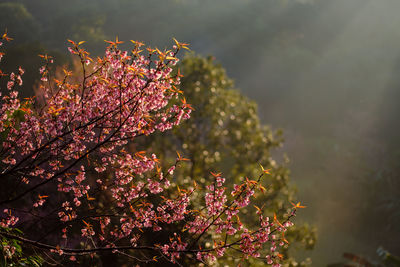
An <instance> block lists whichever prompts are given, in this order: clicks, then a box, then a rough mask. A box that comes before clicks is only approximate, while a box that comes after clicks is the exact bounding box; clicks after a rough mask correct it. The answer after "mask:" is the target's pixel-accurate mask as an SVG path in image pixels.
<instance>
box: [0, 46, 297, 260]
mask: <svg viewBox="0 0 400 267" xmlns="http://www.w3.org/2000/svg"><path fill="white" fill-rule="evenodd" d="M132 42H133V41H132ZM175 42H176V45H175V46H174V47H173V50H169V51H160V50H159V49H151V48H147V49H146V50H144V49H142V46H143V44H141V43H139V42H133V44H134V48H133V49H132V50H131V51H129V52H128V51H122V50H120V49H118V44H119V43H121V42H120V41H118V40H116V41H115V42H109V44H110V45H109V47H108V48H107V49H106V51H105V55H104V56H103V57H102V58H97V59H92V58H91V57H90V56H89V53H88V52H86V51H85V50H84V49H83V48H81V44H82V42H79V43H75V42H73V41H70V43H71V47H70V48H69V51H70V53H71V54H72V55H74V56H77V57H78V59H79V61H80V63H81V70H82V71H81V73H80V75H79V76H77V75H74V74H73V73H72V72H70V71H68V70H64V76H63V77H61V78H59V77H56V78H55V77H53V76H52V75H51V73H52V70H51V68H50V64H51V63H52V60H53V59H52V58H51V57H49V56H47V55H44V56H42V57H43V59H44V60H45V62H46V64H45V65H44V66H43V67H42V68H40V73H41V76H42V79H41V81H42V82H41V84H40V92H41V93H40V94H38V95H37V97H36V98H29V99H25V100H24V101H21V100H19V98H18V92H17V91H16V90H15V88H16V87H18V86H21V85H22V78H21V76H22V75H23V73H24V71H23V70H22V69H21V68H19V71H18V74H14V73H11V74H10V75H7V76H8V77H9V81H8V82H7V88H8V90H9V93H8V94H7V95H5V96H3V97H2V98H1V100H0V101H1V107H0V133H2V134H3V135H4V138H2V139H1V142H2V144H1V150H0V159H1V165H2V166H1V172H0V179H6V180H7V182H8V183H9V184H10V185H12V186H13V188H15V189H13V191H10V192H9V194H8V195H6V196H5V197H4V196H3V197H4V198H3V199H0V208H2V209H4V213H3V214H2V215H0V216H1V217H0V226H1V227H3V228H12V227H20V228H22V229H24V228H29V227H27V225H34V224H35V223H37V224H38V225H41V226H42V227H50V226H54V225H48V224H46V223H47V222H49V223H53V224H54V220H53V219H56V221H57V223H56V227H55V228H58V229H60V230H59V233H58V235H57V236H54V235H52V236H50V237H49V238H48V239H46V237H43V238H41V239H42V240H46V242H48V243H45V244H42V243H38V242H35V241H34V240H35V239H37V238H39V237H38V236H37V233H36V234H35V233H34V232H28V233H26V235H27V238H26V239H24V240H25V242H28V243H29V244H31V245H33V246H38V247H39V248H41V249H45V248H47V249H50V250H51V251H53V252H55V253H57V254H59V255H63V254H65V255H69V256H71V257H70V258H71V260H77V257H78V256H81V255H86V254H89V255H93V253H100V252H101V251H104V250H107V249H110V250H112V251H114V252H115V251H119V250H128V251H129V250H136V249H146V250H150V251H153V252H154V253H155V257H154V260H157V259H159V258H167V259H169V260H170V261H171V262H174V263H175V262H177V261H179V259H180V258H181V256H182V254H187V255H191V256H192V257H193V258H195V259H197V260H199V261H203V262H212V261H214V260H215V259H216V258H218V257H222V256H224V255H225V253H226V251H227V250H228V249H233V250H234V251H240V252H241V253H242V255H243V258H245V259H246V258H248V257H255V258H261V257H264V258H263V259H266V260H267V261H268V262H271V263H276V262H278V260H279V257H278V256H279V254H278V252H277V248H276V244H277V243H278V244H279V243H281V240H280V237H279V236H281V235H282V237H283V233H284V232H285V231H286V229H287V228H288V227H289V226H290V225H291V223H290V221H289V219H288V220H287V221H286V222H285V223H284V224H280V223H279V222H277V220H274V221H273V222H269V218H268V217H265V218H264V217H263V214H262V211H260V210H259V211H258V212H257V214H258V216H259V219H260V225H259V226H258V227H256V229H250V228H248V227H247V226H246V225H245V224H244V223H242V222H241V219H240V217H241V216H243V214H242V213H241V211H242V210H243V209H244V208H248V207H249V204H250V202H251V198H252V197H254V196H255V188H256V186H257V185H258V183H259V180H258V181H252V180H249V179H246V180H245V181H244V182H243V183H242V184H240V185H235V186H234V188H233V189H232V190H228V189H227V188H226V187H225V186H224V184H225V181H226V179H225V178H223V177H222V176H221V175H220V174H214V173H212V176H213V178H214V181H213V182H212V183H210V184H209V185H207V186H206V188H205V189H204V202H203V206H201V207H198V206H196V204H195V203H194V202H192V201H191V199H192V197H193V195H194V194H193V193H194V191H195V190H196V189H197V187H195V188H191V189H181V188H179V187H177V189H175V188H172V186H171V183H170V180H171V177H172V176H173V173H174V170H175V168H176V167H177V164H178V163H179V162H180V161H185V160H187V159H184V158H182V157H181V156H180V155H179V154H178V158H177V161H176V163H175V165H173V166H171V167H170V168H169V169H168V170H163V169H161V167H160V166H161V165H160V162H159V159H158V158H157V156H156V155H154V154H149V153H147V152H146V151H136V153H129V152H128V151H127V150H126V147H127V145H128V144H134V141H135V139H136V138H138V137H140V136H147V135H149V134H152V133H153V132H155V131H166V130H168V129H170V128H172V127H173V126H175V125H178V124H179V123H180V122H181V121H182V120H185V119H188V118H189V115H190V113H191V106H190V105H189V104H187V103H186V100H185V99H184V97H183V96H182V92H181V91H180V90H178V89H177V87H178V85H179V82H180V81H179V79H180V74H179V72H178V73H175V72H173V71H172V67H173V66H174V65H175V64H176V63H177V62H178V59H177V58H176V55H177V53H178V51H179V50H180V49H181V48H186V47H185V44H182V43H179V42H177V41H176V40H175ZM143 51H145V52H143ZM1 56H3V54H1ZM0 75H3V73H2V72H1V73H0ZM3 76H4V75H3ZM128 142H129V143H128ZM261 176H262V175H261ZM261 176H260V178H261ZM43 218H52V220H43ZM179 225H180V226H179ZM166 226H168V227H178V226H179V227H181V228H180V229H178V230H180V231H175V232H174V233H173V234H172V233H168V231H167V234H168V235H170V238H169V241H162V242H161V243H153V244H147V243H143V241H142V239H143V238H144V235H145V234H146V231H147V232H148V231H151V232H152V233H157V232H162V231H166V230H165V229H164V228H165V227H166ZM179 233H180V234H179ZM182 233H185V234H182ZM0 235H2V232H0ZM184 238H185V239H184ZM55 240H59V241H58V242H55ZM61 240H63V242H61ZM283 240H284V239H283ZM81 241H85V242H83V243H82V244H90V246H89V245H83V246H81V247H80V248H78V249H77V248H76V244H79V243H80V242H81ZM208 242H211V244H214V245H212V247H207V246H205V244H206V243H208ZM267 242H270V243H269V247H270V249H269V250H268V249H265V244H266V243H267ZM264 254H267V255H266V256H262V255H264ZM277 266H278V265H277Z"/></svg>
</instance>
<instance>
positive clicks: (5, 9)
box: [0, 2, 40, 43]
mask: <svg viewBox="0 0 400 267" xmlns="http://www.w3.org/2000/svg"><path fill="white" fill-rule="evenodd" d="M0 29H1V31H3V30H4V29H7V30H8V32H11V33H12V36H13V37H15V39H16V40H17V41H16V43H25V42H31V41H36V40H39V32H40V25H39V23H38V21H37V20H36V19H35V18H34V17H33V16H32V14H31V13H30V12H29V11H28V10H27V9H26V8H25V6H24V5H23V4H20V3H13V2H5V3H0Z"/></svg>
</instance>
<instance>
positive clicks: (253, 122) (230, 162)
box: [143, 54, 316, 266]
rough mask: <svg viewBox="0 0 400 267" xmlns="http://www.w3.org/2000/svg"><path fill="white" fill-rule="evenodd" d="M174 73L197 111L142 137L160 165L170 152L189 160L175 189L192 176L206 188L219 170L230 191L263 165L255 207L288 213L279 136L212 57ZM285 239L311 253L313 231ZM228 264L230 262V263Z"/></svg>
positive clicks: (192, 59) (186, 62)
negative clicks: (177, 123) (277, 153)
mask: <svg viewBox="0 0 400 267" xmlns="http://www.w3.org/2000/svg"><path fill="white" fill-rule="evenodd" d="M178 68H179V69H180V71H181V72H182V73H183V74H184V77H183V78H182V80H181V85H182V88H184V89H185V97H186V98H187V101H188V103H190V104H191V105H192V106H193V107H194V109H195V111H194V112H193V113H192V116H191V120H189V121H186V122H184V123H182V125H181V126H179V127H177V128H175V129H173V130H172V131H170V132H168V133H167V132H164V133H162V134H157V135H155V136H154V137H153V138H152V139H150V141H149V139H147V138H146V143H145V144H143V145H144V146H145V147H146V148H148V147H151V149H152V150H153V151H154V152H156V153H158V154H159V155H160V156H162V158H163V160H162V162H165V163H166V164H171V163H172V162H173V161H174V160H175V158H176V154H174V151H178V152H180V153H182V154H183V155H184V156H185V157H187V158H189V159H190V163H189V164H185V165H184V166H182V167H181V168H178V169H177V170H176V176H175V178H176V183H177V184H181V183H192V179H191V178H190V177H192V178H195V179H196V181H200V182H201V183H205V182H206V179H207V178H206V177H209V176H210V175H209V173H210V172H211V171H221V172H222V174H223V176H227V177H232V178H233V180H230V181H227V185H228V186H233V184H234V183H238V182H239V181H240V180H243V179H245V178H246V177H255V176H256V172H255V171H256V170H257V167H258V166H257V164H261V165H262V166H264V167H265V168H266V169H270V170H269V172H270V175H269V176H268V177H269V178H268V179H265V180H264V181H263V186H264V187H265V188H266V193H265V195H264V196H263V197H261V198H260V199H259V201H258V202H257V203H256V204H257V206H259V207H262V206H264V204H265V203H268V206H264V210H265V214H266V215H268V216H273V214H274V212H277V211H278V215H279V216H280V215H282V214H284V213H285V212H287V210H288V204H289V203H290V202H293V201H294V200H295V190H294V188H293V186H292V185H291V184H290V180H289V170H288V169H287V167H286V166H285V165H286V163H287V161H288V160H287V158H286V157H284V159H283V162H282V163H277V161H275V160H274V159H273V158H272V156H271V154H272V152H273V150H274V149H275V148H278V147H280V146H281V145H282V142H283V138H282V132H281V131H280V130H278V131H273V130H272V129H271V128H270V127H268V126H265V125H262V124H261V123H260V120H259V118H258V115H257V104H256V103H255V102H254V101H251V100H249V99H248V98H246V97H245V96H243V95H242V94H241V93H240V92H239V91H238V90H235V89H233V88H234V85H233V81H232V80H231V79H229V78H228V77H227V75H226V73H225V70H224V69H223V67H222V66H221V65H218V64H216V63H215V61H214V59H213V58H212V57H208V58H202V57H200V56H196V55H194V54H189V55H187V56H186V57H185V58H184V59H183V61H182V62H181V63H180V64H179V66H178ZM221 159H224V161H223V162H222V161H221ZM289 205H290V204H289ZM255 211H256V210H255V209H253V207H252V208H249V209H248V210H247V212H248V213H249V214H254V213H255ZM248 218H249V219H248V221H246V222H245V223H247V224H254V223H257V222H256V221H254V218H252V216H249V217H248ZM286 238H287V240H288V241H289V242H290V243H292V242H293V243H296V244H297V245H298V246H300V247H303V248H305V249H312V248H313V246H314V244H315V240H316V230H315V228H314V227H312V226H309V225H306V224H303V225H301V224H299V223H297V224H296V226H295V227H293V228H292V229H291V230H290V231H289V232H288V233H287V236H286ZM284 254H286V255H285V258H288V261H287V264H289V265H287V266H296V263H295V260H294V259H293V258H290V257H288V254H289V252H288V251H287V250H285V251H284ZM232 256H233V257H234V255H232ZM227 260H228V261H230V262H231V261H232V260H233V258H231V259H229V258H228V259H227ZM260 263H261V262H260ZM252 264H256V263H255V262H252ZM305 265H306V263H303V266H305ZM297 266H299V265H297ZM300 266H302V264H300Z"/></svg>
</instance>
